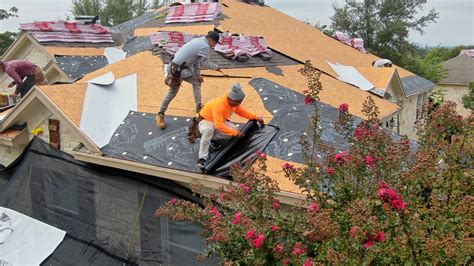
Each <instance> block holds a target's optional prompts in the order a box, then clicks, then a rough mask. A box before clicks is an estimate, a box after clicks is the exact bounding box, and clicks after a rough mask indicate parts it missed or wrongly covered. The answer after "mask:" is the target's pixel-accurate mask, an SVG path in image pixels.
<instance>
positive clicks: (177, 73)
mask: <svg viewBox="0 0 474 266" xmlns="http://www.w3.org/2000/svg"><path fill="white" fill-rule="evenodd" d="M169 64H170V69H169V71H168V75H166V78H165V84H166V85H168V86H170V87H171V88H173V89H175V90H177V89H179V86H181V82H182V80H181V70H183V69H185V68H186V67H185V66H184V63H183V64H182V65H181V66H180V65H177V64H175V63H173V61H170V63H169Z"/></svg>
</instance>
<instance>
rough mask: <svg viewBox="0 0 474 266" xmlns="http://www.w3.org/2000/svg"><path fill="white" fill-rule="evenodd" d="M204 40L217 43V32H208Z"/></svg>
mask: <svg viewBox="0 0 474 266" xmlns="http://www.w3.org/2000/svg"><path fill="white" fill-rule="evenodd" d="M206 38H209V39H213V40H214V41H216V42H219V33H217V31H210V32H208V33H207V35H206Z"/></svg>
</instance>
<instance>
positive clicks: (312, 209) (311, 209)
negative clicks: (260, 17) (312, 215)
mask: <svg viewBox="0 0 474 266" xmlns="http://www.w3.org/2000/svg"><path fill="white" fill-rule="evenodd" d="M310 211H311V212H318V211H319V205H318V203H316V202H314V203H313V204H311V208H310Z"/></svg>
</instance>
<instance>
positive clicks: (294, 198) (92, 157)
mask: <svg viewBox="0 0 474 266" xmlns="http://www.w3.org/2000/svg"><path fill="white" fill-rule="evenodd" d="M73 155H74V159H76V160H79V161H82V162H87V163H92V164H96V165H101V166H107V167H112V168H116V169H122V170H126V171H131V172H135V173H140V174H145V175H150V176H155V177H160V178H164V179H169V180H173V181H176V182H182V183H185V184H193V183H195V182H196V181H198V182H199V183H201V184H202V185H203V186H204V187H205V188H207V189H211V190H214V191H217V190H218V189H219V188H220V187H222V186H225V185H228V184H230V183H231V182H232V181H230V180H227V179H224V178H219V177H215V176H210V175H205V174H198V173H190V172H186V171H181V170H176V169H170V168H164V167H158V166H153V165H148V164H142V163H137V162H132V161H126V160H121V159H116V158H111V157H105V156H100V155H97V154H92V153H87V152H81V151H77V150H75V151H73ZM277 198H278V199H279V200H280V202H281V203H283V204H286V205H293V206H295V205H299V204H300V203H301V202H302V201H304V200H306V196H305V195H303V194H299V193H294V192H288V191H280V192H278V193H277Z"/></svg>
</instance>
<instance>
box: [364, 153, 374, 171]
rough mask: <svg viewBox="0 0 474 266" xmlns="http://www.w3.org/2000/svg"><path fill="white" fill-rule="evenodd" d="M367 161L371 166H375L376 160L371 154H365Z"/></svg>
mask: <svg viewBox="0 0 474 266" xmlns="http://www.w3.org/2000/svg"><path fill="white" fill-rule="evenodd" d="M365 163H366V164H367V166H368V167H370V168H374V167H375V160H374V159H373V158H372V157H371V156H370V155H367V156H365Z"/></svg>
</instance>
